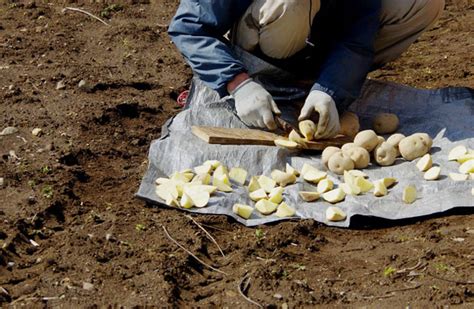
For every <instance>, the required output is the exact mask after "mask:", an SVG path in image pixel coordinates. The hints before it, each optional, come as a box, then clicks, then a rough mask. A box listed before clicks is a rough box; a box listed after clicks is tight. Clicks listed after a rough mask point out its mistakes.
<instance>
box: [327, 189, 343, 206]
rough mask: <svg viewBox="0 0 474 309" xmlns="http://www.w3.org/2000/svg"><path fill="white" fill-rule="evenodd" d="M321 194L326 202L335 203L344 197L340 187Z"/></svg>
mask: <svg viewBox="0 0 474 309" xmlns="http://www.w3.org/2000/svg"><path fill="white" fill-rule="evenodd" d="M322 196H323V199H324V200H325V201H326V202H329V203H333V204H335V203H339V202H341V201H343V200H344V198H345V197H346V193H345V192H344V190H342V189H341V188H337V189H334V190H331V191H328V192H326V193H324V194H323V195H322Z"/></svg>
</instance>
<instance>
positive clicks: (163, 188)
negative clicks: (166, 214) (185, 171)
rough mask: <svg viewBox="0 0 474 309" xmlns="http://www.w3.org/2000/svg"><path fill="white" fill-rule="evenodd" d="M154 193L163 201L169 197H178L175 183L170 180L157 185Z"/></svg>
mask: <svg viewBox="0 0 474 309" xmlns="http://www.w3.org/2000/svg"><path fill="white" fill-rule="evenodd" d="M155 193H156V195H158V196H159V197H160V198H161V199H162V200H164V201H166V200H169V199H177V198H178V197H179V193H178V189H176V184H175V183H174V182H172V181H170V182H165V183H164V184H161V185H159V186H157V187H156V188H155Z"/></svg>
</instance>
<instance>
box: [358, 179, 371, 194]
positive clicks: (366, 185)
mask: <svg viewBox="0 0 474 309" xmlns="http://www.w3.org/2000/svg"><path fill="white" fill-rule="evenodd" d="M355 185H356V186H358V187H359V188H360V191H361V192H363V193H366V192H369V191H370V190H372V188H373V187H374V184H373V183H372V182H370V181H368V180H367V179H365V178H364V177H360V176H358V177H356V179H355Z"/></svg>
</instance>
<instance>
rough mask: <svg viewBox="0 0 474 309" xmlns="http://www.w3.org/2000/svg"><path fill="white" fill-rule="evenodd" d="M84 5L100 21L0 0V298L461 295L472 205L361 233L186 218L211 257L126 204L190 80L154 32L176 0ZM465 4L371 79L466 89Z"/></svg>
mask: <svg viewBox="0 0 474 309" xmlns="http://www.w3.org/2000/svg"><path fill="white" fill-rule="evenodd" d="M91 2H99V3H95V4H88V5H86V6H84V7H82V8H83V9H85V10H87V11H89V12H91V13H94V14H97V15H104V16H105V18H106V20H107V21H108V22H109V23H110V24H111V26H110V27H108V26H105V25H103V24H101V23H99V22H97V21H96V20H93V19H91V18H90V17H88V16H86V15H83V14H80V13H75V12H67V13H65V14H64V13H62V12H61V9H62V8H63V6H62V5H58V4H45V3H46V2H43V1H38V2H37V3H36V4H35V3H28V4H18V2H16V1H11V2H9V1H3V2H2V4H0V16H1V17H0V87H1V88H0V129H3V128H4V127H6V126H14V127H17V128H18V129H19V132H18V133H16V134H13V135H9V136H5V137H0V154H1V158H0V177H3V178H4V180H5V183H4V185H3V187H2V188H0V205H1V207H0V222H1V223H0V247H1V251H0V304H3V305H6V306H8V305H9V304H15V305H26V306H35V307H42V306H66V307H71V306H77V305H80V306H91V305H105V304H116V305H123V306H133V305H145V304H148V305H160V306H182V305H188V306H206V307H207V306H218V307H222V306H227V307H236V306H238V307H246V306H250V304H249V303H248V302H246V300H245V299H244V298H243V297H242V296H241V295H239V292H238V290H237V285H238V283H239V281H240V280H241V279H242V278H243V277H244V276H245V274H247V275H248V277H249V278H250V284H249V286H248V289H246V294H247V295H248V296H249V297H250V298H252V299H253V300H255V301H256V302H258V303H260V304H264V305H265V306H268V307H275V308H276V307H279V306H282V305H284V304H287V305H289V306H290V307H296V306H311V305H322V306H328V305H330V306H340V305H346V306H371V307H381V306H384V305H386V304H390V305H391V306H394V307H404V306H408V305H410V306H415V307H428V306H430V307H432V306H433V305H435V306H443V305H453V304H465V305H466V307H467V306H469V304H470V305H471V306H472V305H473V303H474V286H473V285H472V280H474V277H473V273H474V262H473V260H474V255H473V252H474V250H473V249H474V215H472V214H467V215H451V216H444V217H440V218H431V219H427V220H423V221H419V222H410V224H408V225H404V226H393V227H385V228H377V229H370V230H367V229H358V230H342V229H335V228H328V227H325V226H322V225H320V224H316V223H313V222H312V221H299V222H285V223H280V224H276V225H271V226H262V227H260V228H259V229H257V230H256V229H251V228H246V227H243V226H241V225H240V224H238V223H236V222H234V221H233V220H230V219H227V218H226V217H222V216H195V217H194V218H195V220H197V221H198V222H200V223H201V224H203V225H205V228H206V229H207V230H208V231H209V232H210V233H212V235H213V236H214V237H215V239H216V240H217V242H218V243H219V244H220V246H221V247H222V249H223V251H224V254H225V257H222V256H221V255H220V254H219V251H218V248H217V247H216V246H215V245H214V244H213V243H212V242H211V241H209V239H208V238H206V236H205V234H204V233H203V232H202V231H201V230H200V229H199V228H198V227H197V226H196V225H195V224H194V223H193V222H192V221H190V219H189V218H187V217H186V216H184V214H183V213H182V212H180V211H174V210H169V209H163V208H157V207H153V206H151V205H146V204H145V203H144V202H143V201H141V200H138V199H136V198H134V193H135V192H136V191H137V187H138V185H139V182H140V179H141V176H142V175H143V174H144V171H145V169H146V166H147V151H148V147H149V145H150V142H151V141H152V140H153V139H156V138H158V137H159V136H160V128H161V126H162V125H163V123H164V121H165V120H166V119H167V118H169V117H170V116H172V115H174V114H176V113H177V112H179V108H178V107H177V106H176V104H175V99H176V97H177V95H178V93H179V92H180V91H181V90H182V89H184V88H185V87H186V86H187V82H188V81H189V79H190V77H191V72H190V70H189V69H188V68H187V66H186V65H185V63H184V62H183V60H182V58H181V57H180V56H179V54H178V52H177V51H176V50H175V48H174V47H173V45H172V44H170V40H169V38H168V36H167V35H166V32H165V30H166V25H167V23H168V22H169V20H170V18H171V17H172V15H173V13H174V11H175V10H176V7H177V3H178V1H177V0H162V1H156V2H154V1H128V2H126V4H124V5H123V6H114V7H111V6H109V7H108V8H109V9H107V10H106V9H105V8H106V7H107V5H106V4H103V3H102V2H104V1H89V3H91ZM149 2H151V3H153V4H150V3H149ZM22 3H26V2H22ZM473 9H474V6H473V4H472V1H470V0H465V1H461V0H459V1H455V0H451V1H448V4H447V10H446V12H445V13H444V14H443V17H442V19H441V21H440V22H439V23H438V24H437V26H436V27H435V28H434V29H433V30H431V31H428V32H427V33H425V34H424V35H423V36H422V38H421V39H420V40H419V41H418V42H417V43H416V44H414V45H413V46H412V47H411V49H410V50H409V51H408V52H407V53H406V54H405V55H404V56H403V57H402V58H400V59H399V60H397V61H396V62H394V63H392V64H389V65H387V66H386V67H385V68H383V69H382V70H379V71H377V72H374V73H372V74H371V76H372V77H373V78H378V79H384V80H392V81H396V82H402V83H406V84H408V85H411V86H415V87H427V88H432V87H444V86H470V87H473V86H474V71H473V68H474V59H473V57H472V50H473V48H474V44H473V43H474V38H473V36H472V32H471V31H472V29H474V25H473V21H474V13H473V12H474V10H473ZM81 80H85V81H86V83H87V85H89V86H90V89H87V87H85V89H84V90H82V89H79V87H78V83H79V81H81ZM58 82H61V83H64V88H63V89H60V90H58V89H56V88H57V84H58ZM87 85H86V86H87ZM60 88H61V87H60ZM36 127H38V128H41V129H42V130H43V133H44V134H43V135H41V136H39V137H36V136H33V135H32V134H31V131H32V129H33V128H36ZM11 151H14V152H15V154H16V156H17V157H18V158H15V156H14V155H12V153H11ZM162 226H165V227H166V228H167V229H168V231H169V233H170V234H171V235H172V236H173V237H174V238H175V239H176V240H178V241H179V242H180V243H181V244H183V245H184V246H185V247H187V248H188V249H189V250H191V251H192V252H194V253H195V254H196V255H197V256H199V257H200V258H201V259H202V260H204V261H206V262H207V263H210V264H212V265H214V266H215V267H218V268H219V269H220V270H221V271H223V272H225V273H226V274H225V275H224V274H222V273H219V272H216V271H212V270H210V269H208V268H206V267H204V266H203V265H201V264H200V263H199V262H197V261H196V260H195V259H193V258H191V257H190V256H188V254H186V253H185V252H184V251H182V250H181V249H179V248H178V247H177V246H176V245H174V244H173V243H172V242H171V241H170V240H169V239H168V238H167V237H166V236H165V234H164V231H163V229H162ZM30 240H34V242H36V243H37V244H38V245H35V243H34V242H33V243H31V242H30ZM469 280H471V281H470V282H467V281H469Z"/></svg>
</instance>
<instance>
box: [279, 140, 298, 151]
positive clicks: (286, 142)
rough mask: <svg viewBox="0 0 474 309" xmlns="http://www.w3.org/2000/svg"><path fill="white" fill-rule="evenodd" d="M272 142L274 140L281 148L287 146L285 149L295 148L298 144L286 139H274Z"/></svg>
mask: <svg viewBox="0 0 474 309" xmlns="http://www.w3.org/2000/svg"><path fill="white" fill-rule="evenodd" d="M274 142H275V145H277V146H280V147H283V148H287V149H296V148H298V146H299V145H298V143H296V142H293V141H289V140H286V139H276V140H275V141H274Z"/></svg>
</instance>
